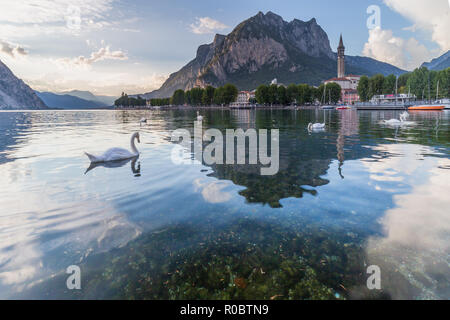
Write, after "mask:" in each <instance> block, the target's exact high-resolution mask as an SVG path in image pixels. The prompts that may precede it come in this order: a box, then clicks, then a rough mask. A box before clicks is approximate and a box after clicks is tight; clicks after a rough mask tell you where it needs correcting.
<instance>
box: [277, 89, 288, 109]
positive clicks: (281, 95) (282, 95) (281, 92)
mask: <svg viewBox="0 0 450 320" xmlns="http://www.w3.org/2000/svg"><path fill="white" fill-rule="evenodd" d="M277 100H278V103H279V104H281V105H283V106H285V105H287V104H289V100H288V97H287V90H286V88H285V87H284V86H279V87H278V88H277Z"/></svg>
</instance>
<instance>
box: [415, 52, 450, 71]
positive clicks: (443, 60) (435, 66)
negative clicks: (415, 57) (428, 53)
mask: <svg viewBox="0 0 450 320" xmlns="http://www.w3.org/2000/svg"><path fill="white" fill-rule="evenodd" d="M422 67H426V68H428V70H434V71H441V70H444V69H447V68H450V50H449V51H447V53H444V54H443V55H442V56H440V57H438V58H436V59H433V60H431V61H430V62H425V63H424V64H422Z"/></svg>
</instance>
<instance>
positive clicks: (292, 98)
mask: <svg viewBox="0 0 450 320" xmlns="http://www.w3.org/2000/svg"><path fill="white" fill-rule="evenodd" d="M286 95H287V99H288V103H295V102H296V101H297V96H298V86H297V85H295V84H290V85H289V86H288V87H287V92H286Z"/></svg>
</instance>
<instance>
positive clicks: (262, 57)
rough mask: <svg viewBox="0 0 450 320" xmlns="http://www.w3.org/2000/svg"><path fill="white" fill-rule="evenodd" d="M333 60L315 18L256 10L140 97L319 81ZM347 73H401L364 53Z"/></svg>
mask: <svg viewBox="0 0 450 320" xmlns="http://www.w3.org/2000/svg"><path fill="white" fill-rule="evenodd" d="M336 59H337V57H336V53H334V52H333V51H332V50H331V47H330V41H329V39H328V36H327V34H326V33H325V31H324V30H323V29H322V28H321V27H320V26H319V25H318V24H317V22H316V20H315V19H311V20H310V21H307V22H304V21H300V20H297V19H294V20H293V21H291V22H286V21H284V20H283V19H282V18H281V17H280V16H278V15H276V14H274V13H272V12H268V13H266V14H263V13H262V12H259V13H258V14H257V15H256V16H254V17H251V18H250V19H248V20H245V21H244V22H242V23H240V24H239V25H238V26H237V27H236V28H235V29H234V30H233V31H232V32H231V33H230V34H228V35H227V36H224V35H216V37H215V38H214V41H213V43H211V44H208V45H202V46H200V47H199V48H198V50H197V56H196V57H195V59H194V60H192V61H191V62H189V63H188V64H187V65H186V66H185V67H183V68H182V69H181V70H180V71H178V72H176V73H173V74H172V75H170V77H169V78H168V79H167V81H166V82H165V83H164V84H163V85H162V87H161V88H160V89H159V90H156V91H153V92H151V93H147V94H145V95H144V96H145V97H146V98H154V97H159V98H162V97H169V96H171V95H172V93H173V92H174V91H175V90H177V89H184V90H186V89H191V88H192V87H194V86H205V85H213V86H221V85H223V84H225V83H227V82H231V83H234V84H235V85H237V86H238V87H239V89H242V90H244V89H247V90H248V89H254V88H256V87H257V86H258V85H260V84H262V83H270V81H271V80H272V79H274V78H277V79H278V81H279V82H281V83H285V84H288V83H308V84H312V85H318V84H320V82H321V81H323V80H326V79H329V78H331V77H335V76H336V68H337V67H336ZM346 71H347V73H348V74H350V73H353V74H367V75H373V74H375V73H379V72H381V73H383V74H386V75H387V74H391V73H394V74H401V73H403V72H405V71H403V70H401V69H398V68H396V67H394V66H391V65H389V64H387V63H383V62H379V61H376V60H374V59H370V58H365V57H348V59H347V64H346Z"/></svg>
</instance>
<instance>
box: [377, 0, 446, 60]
mask: <svg viewBox="0 0 450 320" xmlns="http://www.w3.org/2000/svg"><path fill="white" fill-rule="evenodd" d="M384 3H385V4H386V5H387V6H388V7H389V8H391V9H392V10H394V11H396V12H398V13H399V14H401V15H402V16H404V17H405V18H407V19H409V20H411V21H412V22H413V26H411V27H410V28H409V30H412V31H415V30H425V31H427V32H431V39H432V40H433V41H434V42H436V43H437V44H438V45H439V47H440V49H441V51H442V52H447V51H448V50H450V37H449V34H448V31H449V30H450V3H449V1H448V0H433V1H423V0H384ZM442 52H441V53H442Z"/></svg>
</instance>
